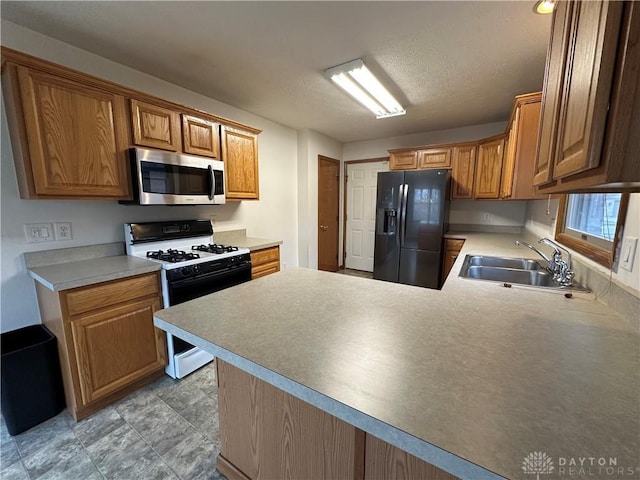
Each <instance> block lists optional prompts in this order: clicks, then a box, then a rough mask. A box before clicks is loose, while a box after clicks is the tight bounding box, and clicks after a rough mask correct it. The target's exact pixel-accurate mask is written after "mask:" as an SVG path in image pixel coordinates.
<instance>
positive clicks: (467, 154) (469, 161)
mask: <svg viewBox="0 0 640 480" xmlns="http://www.w3.org/2000/svg"><path fill="white" fill-rule="evenodd" d="M476 151H477V145H465V146H461V147H453V161H452V169H451V178H452V185H451V198H473V180H474V173H475V168H476Z"/></svg>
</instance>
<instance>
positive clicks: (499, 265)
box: [459, 255, 586, 290]
mask: <svg viewBox="0 0 640 480" xmlns="http://www.w3.org/2000/svg"><path fill="white" fill-rule="evenodd" d="M459 276H460V277H464V278H472V279H474V280H485V281H490V282H500V283H505V284H509V285H510V284H516V285H528V286H531V287H543V288H555V289H563V290H566V289H572V290H586V289H585V288H583V287H582V286H580V285H578V284H577V283H575V282H574V284H573V285H572V286H562V285H560V284H559V283H558V282H556V281H555V280H554V279H553V276H552V275H551V274H550V273H549V272H548V271H547V269H546V268H545V267H543V266H542V265H541V264H540V263H538V262H537V261H535V260H531V259H530V258H507V257H487V256H484V255H467V256H466V257H465V259H464V263H463V264H462V269H461V270H460V275H459Z"/></svg>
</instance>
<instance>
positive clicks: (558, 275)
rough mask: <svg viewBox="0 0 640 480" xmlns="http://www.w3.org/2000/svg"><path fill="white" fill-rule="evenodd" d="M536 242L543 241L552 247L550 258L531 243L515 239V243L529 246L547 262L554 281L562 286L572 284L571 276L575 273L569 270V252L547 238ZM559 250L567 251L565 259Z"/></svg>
mask: <svg viewBox="0 0 640 480" xmlns="http://www.w3.org/2000/svg"><path fill="white" fill-rule="evenodd" d="M538 243H544V244H545V245H548V246H550V247H551V248H553V255H552V257H551V258H549V257H547V256H546V255H545V254H544V253H542V252H541V251H540V250H538V249H537V248H536V247H534V246H533V245H530V244H528V243H525V242H521V241H520V240H516V245H524V246H525V247H527V248H530V249H531V250H533V251H534V252H536V253H537V254H538V255H540V256H541V257H542V258H544V260H545V261H546V262H547V264H548V266H547V270H549V273H551V275H553V279H554V280H555V281H556V282H558V283H559V284H560V285H563V286H571V285H572V284H573V277H574V275H575V273H574V272H573V271H572V270H571V252H570V251H569V250H567V249H566V248H565V247H563V246H562V245H558V244H557V243H556V242H554V241H553V240H550V239H548V238H541V239H540V240H538ZM561 250H564V251H565V252H567V260H566V261H565V260H564V259H563V258H562V252H561Z"/></svg>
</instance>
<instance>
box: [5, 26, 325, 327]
mask: <svg viewBox="0 0 640 480" xmlns="http://www.w3.org/2000/svg"><path fill="white" fill-rule="evenodd" d="M2 45H4V46H7V47H9V48H13V49H16V50H19V51H23V52H25V53H28V54H31V55H34V56H37V57H40V58H44V59H46V60H50V61H53V62H55V63H58V64H62V65H65V66H68V67H71V68H74V69H76V70H80V71H83V72H86V73H89V74H92V75H95V76H97V77H100V78H104V79H106V80H111V81H113V82H116V83H119V84H121V85H125V86H127V87H130V88H134V89H137V90H140V91H142V92H146V93H149V94H152V95H155V96H158V97H160V98H164V99H167V100H171V101H173V102H176V103H180V104H183V105H188V106H191V107H195V108H198V109H201V110H204V111H208V112H211V113H214V114H217V115H220V116H223V117H227V118H230V119H233V120H236V121H238V122H242V123H246V124H247V125H251V126H253V127H256V128H260V129H262V130H263V132H262V133H261V134H260V135H259V137H258V139H259V140H258V150H259V165H260V171H259V176H260V177H259V178H260V200H259V201H257V202H251V201H244V202H235V203H229V204H227V205H219V206H209V207H168V206H167V207H164V206H158V207H140V206H138V207H135V206H133V207H132V206H124V205H119V204H118V203H117V202H114V201H78V200H76V201H52V200H21V199H20V198H19V197H18V190H17V183H16V175H15V168H14V164H13V155H12V150H11V145H10V140H9V134H8V130H7V125H6V113H5V110H4V104H3V105H2V117H1V119H2V128H1V155H2V156H1V182H2V184H1V187H2V192H1V213H2V218H1V232H2V237H1V242H2V243H1V249H0V251H1V254H0V261H1V266H2V276H1V306H0V329H1V330H2V331H8V330H13V329H15V328H18V327H21V326H24V325H29V324H33V323H38V322H39V315H38V309H37V304H36V298H35V292H34V287H33V282H32V280H31V279H30V278H29V277H28V276H27V273H26V270H25V267H24V260H23V257H22V253H23V252H27V251H35V250H48V249H54V248H65V247H73V246H80V245H91V244H97V243H108V242H115V241H123V223H125V222H128V221H134V222H135V221H145V220H169V219H184V218H211V217H214V219H215V224H214V229H215V228H217V227H218V228H221V229H223V228H224V227H225V225H234V226H236V225H242V226H244V227H246V228H247V233H248V235H250V236H256V237H265V238H274V239H280V240H282V241H283V242H284V243H283V245H282V246H281V257H282V262H283V263H287V264H288V265H291V266H295V265H297V264H298V207H297V200H298V187H297V185H298V178H297V166H298V141H297V132H296V131H295V130H293V129H291V128H287V127H284V126H282V125H279V124H277V123H274V122H271V121H269V120H266V119H264V118H261V117H258V116H255V115H252V114H250V113H248V112H245V111H242V110H239V109H236V108H234V107H231V106H229V105H226V104H223V103H221V102H218V101H216V100H213V99H210V98H207V97H204V96H202V95H199V94H196V93H194V92H191V91H189V90H186V89H184V88H181V87H178V86H176V85H173V84H170V83H167V82H165V81H162V80H159V79H157V78H154V77H151V76H149V75H146V74H143V73H141V72H138V71H136V70H133V69H131V68H129V67H125V66H123V65H119V64H116V63H114V62H111V61H109V60H106V59H104V58H102V57H98V56H96V55H93V54H91V53H89V52H87V51H84V50H80V49H78V48H75V47H72V46H70V45H68V44H65V43H62V42H59V41H57V40H54V39H52V38H49V37H46V36H43V35H41V34H39V33H36V32H34V31H31V30H28V29H25V28H23V27H20V26H18V25H15V24H12V23H10V22H6V21H2ZM330 153H332V152H330ZM330 153H329V155H330ZM316 170H317V167H316ZM54 221H67V222H71V223H72V230H73V240H72V241H68V242H47V243H41V244H27V243H26V241H25V237H24V232H23V224H24V223H40V222H54Z"/></svg>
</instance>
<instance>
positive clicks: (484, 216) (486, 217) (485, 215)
mask: <svg viewBox="0 0 640 480" xmlns="http://www.w3.org/2000/svg"><path fill="white" fill-rule="evenodd" d="M482 220H484V221H485V222H487V223H491V214H490V213H487V212H484V213H483V214H482Z"/></svg>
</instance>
